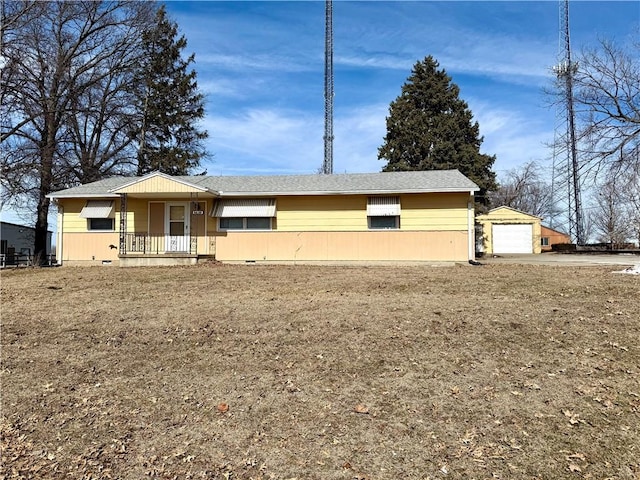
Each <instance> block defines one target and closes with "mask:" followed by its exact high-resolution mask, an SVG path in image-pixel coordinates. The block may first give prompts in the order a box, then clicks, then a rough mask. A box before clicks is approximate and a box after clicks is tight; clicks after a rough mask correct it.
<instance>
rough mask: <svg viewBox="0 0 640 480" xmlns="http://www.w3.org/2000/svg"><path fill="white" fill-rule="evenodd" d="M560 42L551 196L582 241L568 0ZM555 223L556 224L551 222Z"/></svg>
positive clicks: (564, 3)
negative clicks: (560, 100)
mask: <svg viewBox="0 0 640 480" xmlns="http://www.w3.org/2000/svg"><path fill="white" fill-rule="evenodd" d="M559 3H560V45H559V55H558V57H559V62H558V64H557V65H556V66H555V67H554V68H553V69H554V72H555V73H556V75H557V77H558V85H559V88H560V91H561V93H562V103H561V106H560V108H559V109H558V117H559V119H560V120H561V121H562V123H563V124H564V125H563V126H561V127H560V126H559V127H558V128H557V130H556V135H555V139H554V155H553V179H552V190H553V194H554V200H555V201H556V202H557V203H558V205H559V206H562V207H564V208H563V210H564V211H565V212H566V219H565V221H563V222H561V223H563V224H564V225H563V226H566V227H568V232H567V233H569V235H570V236H571V239H572V240H573V241H574V242H576V243H577V244H578V245H584V243H585V238H584V220H583V215H582V200H581V194H580V188H581V186H580V164H579V162H578V149H577V139H576V125H575V111H574V102H573V80H574V76H575V74H576V72H577V69H578V64H577V63H574V62H573V61H572V60H571V41H570V37H569V0H560V2H559ZM552 226H553V227H556V225H552Z"/></svg>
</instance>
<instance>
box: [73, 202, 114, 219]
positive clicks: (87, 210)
mask: <svg viewBox="0 0 640 480" xmlns="http://www.w3.org/2000/svg"><path fill="white" fill-rule="evenodd" d="M112 217H113V200H89V201H87V204H86V205H85V206H84V207H83V208H82V211H81V212H80V218H112Z"/></svg>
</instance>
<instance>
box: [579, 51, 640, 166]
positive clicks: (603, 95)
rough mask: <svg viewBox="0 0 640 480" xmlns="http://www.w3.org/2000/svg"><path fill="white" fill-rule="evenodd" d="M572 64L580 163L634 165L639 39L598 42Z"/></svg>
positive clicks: (638, 139) (639, 105) (638, 143)
mask: <svg viewBox="0 0 640 480" xmlns="http://www.w3.org/2000/svg"><path fill="white" fill-rule="evenodd" d="M578 65H579V68H578V69H577V72H576V75H575V83H574V85H575V89H574V91H575V101H576V105H577V107H578V110H579V111H580V112H581V118H580V120H581V125H582V131H581V138H582V141H581V149H582V150H583V151H582V152H581V161H582V163H583V164H584V165H585V166H588V168H590V169H592V170H593V171H594V172H596V173H597V172H599V171H601V170H602V169H605V170H611V169H613V170H620V169H622V168H626V167H628V166H630V165H638V164H640V155H639V154H638V152H639V151H640V43H635V44H631V45H628V46H626V47H620V46H618V45H616V44H614V43H613V42H610V41H601V42H600V44H599V46H598V48H596V49H590V50H585V51H583V52H582V55H581V57H580V59H579V62H578Z"/></svg>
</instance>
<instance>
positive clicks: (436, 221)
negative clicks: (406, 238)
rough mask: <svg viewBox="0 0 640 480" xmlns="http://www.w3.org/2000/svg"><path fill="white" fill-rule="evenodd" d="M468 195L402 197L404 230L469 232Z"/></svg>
mask: <svg viewBox="0 0 640 480" xmlns="http://www.w3.org/2000/svg"><path fill="white" fill-rule="evenodd" d="M469 200H470V197H469V195H468V194H466V193H465V194H460V193H428V194H411V195H401V196H400V208H401V214H400V228H401V229H402V230H443V231H453V230H465V231H466V230H467V219H468V211H467V203H468V201H469Z"/></svg>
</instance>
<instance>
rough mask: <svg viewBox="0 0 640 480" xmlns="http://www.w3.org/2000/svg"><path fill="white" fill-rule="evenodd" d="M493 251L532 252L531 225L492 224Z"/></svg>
mask: <svg viewBox="0 0 640 480" xmlns="http://www.w3.org/2000/svg"><path fill="white" fill-rule="evenodd" d="M492 233H493V253H533V225H531V224H517V225H516V224H510V225H493V229H492Z"/></svg>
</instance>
